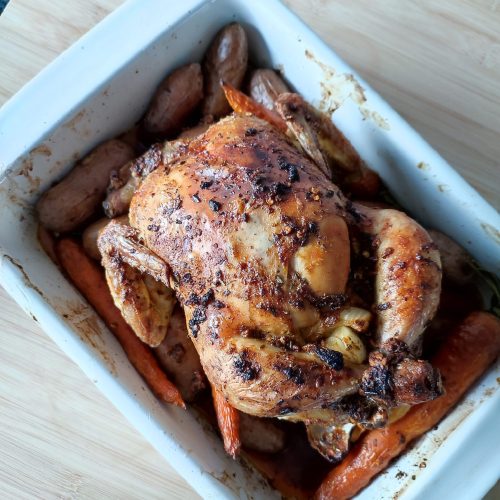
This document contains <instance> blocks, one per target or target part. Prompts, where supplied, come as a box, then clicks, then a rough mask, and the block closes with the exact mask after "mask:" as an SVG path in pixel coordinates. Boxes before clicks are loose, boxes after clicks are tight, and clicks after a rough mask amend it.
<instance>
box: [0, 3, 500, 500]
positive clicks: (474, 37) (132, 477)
mask: <svg viewBox="0 0 500 500" xmlns="http://www.w3.org/2000/svg"><path fill="white" fill-rule="evenodd" d="M121 3H122V0H87V1H85V2H82V1H78V0H53V1H51V2H43V1H37V0H11V2H10V4H9V5H8V6H7V8H6V10H5V12H4V13H3V15H2V16H1V17H0V68H1V78H0V104H3V102H5V101H6V100H7V99H8V98H9V97H10V96H11V95H12V94H14V93H15V92H16V91H17V90H19V88H20V87H21V86H22V85H23V84H24V83H26V82H27V81H28V80H30V79H31V78H32V77H33V76H35V75H36V73H38V71H40V70H41V69H42V68H43V67H44V66H45V65H46V64H47V63H49V62H50V61H51V60H52V59H53V58H54V57H56V56H57V55H58V54H59V53H60V52H61V51H62V50H64V49H65V48H66V47H68V46H69V45H70V44H71V43H73V42H74V41H75V40H77V39H78V38H79V37H80V36H81V35H83V34H84V33H85V32H86V31H88V30H89V29H90V28H92V26H94V25H95V24H96V23H97V22H98V21H100V20H101V19H102V18H103V17H104V16H105V15H106V14H108V13H109V12H110V11H112V10H113V9H115V8H116V7H118V6H119V5H120V4H121ZM285 3H287V4H288V5H289V6H290V8H292V9H293V10H294V11H296V12H297V14H298V15H299V16H301V17H302V18H303V19H304V20H305V21H306V22H307V23H308V24H309V25H310V26H311V27H312V28H313V29H314V30H315V31H316V32H318V33H319V34H320V36H321V37H322V38H323V39H324V40H325V41H326V42H327V43H329V44H330V45H331V46H332V47H333V48H334V49H335V50H336V51H337V52H338V53H339V54H340V55H341V56H342V57H343V58H344V59H345V60H346V61H347V62H349V63H350V64H351V65H352V66H354V68H355V69H356V70H358V71H359V73H360V74H361V75H362V76H363V77H364V78H365V79H366V80H367V81H368V82H370V83H371V84H372V86H373V87H374V88H375V89H376V90H378V91H379V92H380V94H381V95H382V96H384V97H385V98H386V99H387V100H388V101H389V102H390V103H391V104H392V105H393V106H394V107H395V108H396V109H397V110H398V111H399V112H400V113H401V114H402V115H403V116H404V117H405V118H407V119H408V121H409V122H410V123H411V124H412V125H413V126H414V127H415V128H416V129H417V130H418V131H419V132H421V134H422V135H423V136H424V137H425V138H426V139H427V140H428V141H429V142H430V143H431V144H432V145H433V146H434V147H435V148H436V149H437V150H438V151H439V152H440V153H441V154H442V155H443V156H444V157H445V158H446V159H447V160H448V161H449V162H450V163H451V164H452V165H454V166H455V167H456V168H457V169H458V170H459V171H460V172H461V173H462V174H463V175H464V176H465V177H466V178H467V179H468V180H469V181H470V182H471V184H472V185H474V186H475V187H476V188H477V189H478V190H479V191H480V192H481V193H482V194H483V195H484V196H485V197H486V198H487V199H488V200H489V201H490V202H491V203H493V204H494V205H496V206H497V207H498V206H499V205H500V203H499V185H500V182H499V171H500V168H499V161H500V160H499V159H500V118H499V117H500V2H499V1H498V0H489V1H487V0H482V1H481V0H476V1H475V2H474V1H462V2H456V1H455V0H442V1H440V2H435V1H433V0H420V1H410V0H404V1H402V0H386V1H385V2H372V1H371V0H358V1H356V2H350V1H347V0H343V1H340V0H339V1H326V0H323V1H321V0H287V1H286V2H285ZM375 4H376V5H375ZM0 331H1V335H2V341H1V344H0V443H1V444H0V497H1V498H16V499H17V498H33V497H38V498H183V499H186V498H196V497H197V495H196V494H195V493H194V492H193V491H192V490H191V488H190V487H189V486H188V485H187V484H186V483H185V481H184V480H183V479H182V478H180V477H179V476H178V475H177V474H176V472H174V470H173V469H172V468H171V467H170V466H169V465H168V464H167V463H166V462H165V461H164V460H163V459H162V458H161V457H160V456H159V455H158V454H157V453H156V452H155V451H154V449H153V448H152V447H151V446H150V445H149V444H148V443H147V442H146V441H145V440H144V439H143V438H142V437H141V436H140V435H139V434H138V433H137V431H136V430H135V429H133V428H132V427H131V426H130V425H129V424H128V422H126V420H125V419H124V418H123V417H122V416H121V414H119V413H118V412H117V411H116V410H115V408H114V407H112V406H111V404H110V403H109V402H108V401H107V400H106V399H105V398H104V397H103V396H102V395H101V393H100V392H99V391H98V390H97V389H96V388H95V387H94V385H93V384H92V383H91V382H90V381H89V380H88V379H87V378H86V377H85V376H84V375H83V373H81V372H80V370H79V369H78V367H77V366H76V365H74V364H73V363H72V362H71V361H70V360H69V359H68V358H66V357H65V356H64V354H63V353H62V352H60V351H59V349H58V348H57V347H56V346H55V345H54V344H53V343H52V341H51V340H50V339H49V338H48V337H47V336H46V335H45V334H44V333H43V332H42V331H41V329H40V328H39V327H38V325H37V324H36V323H34V322H33V320H31V319H30V318H28V317H27V316H25V315H24V314H23V312H22V311H21V309H20V308H19V307H18V306H17V305H16V304H14V303H13V302H12V300H11V299H10V298H9V297H8V296H7V295H6V294H5V292H4V291H3V290H0ZM488 497H489V498H500V489H498V488H497V489H496V493H495V492H493V491H492V492H490V494H489V495H488Z"/></svg>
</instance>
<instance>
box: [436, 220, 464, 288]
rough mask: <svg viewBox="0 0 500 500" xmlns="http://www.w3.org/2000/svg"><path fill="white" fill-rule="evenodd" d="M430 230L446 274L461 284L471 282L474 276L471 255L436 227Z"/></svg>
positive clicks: (451, 279)
mask: <svg viewBox="0 0 500 500" xmlns="http://www.w3.org/2000/svg"><path fill="white" fill-rule="evenodd" d="M428 232H429V234H430V235H431V238H432V241H433V242H434V243H435V244H436V246H437V247H438V250H439V253H440V254H441V266H442V268H443V274H444V276H446V278H448V279H449V280H450V281H453V282H455V283H458V284H460V285H464V284H466V283H468V282H470V281H471V279H472V278H473V277H474V268H473V267H472V259H471V257H470V255H469V254H468V253H467V252H466V251H465V250H464V249H463V248H462V247H461V246H460V245H459V244H458V243H456V242H455V241H454V240H452V239H451V238H450V237H449V236H446V234H444V233H441V232H439V231H436V230H435V229H429V230H428Z"/></svg>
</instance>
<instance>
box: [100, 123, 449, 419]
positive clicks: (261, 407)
mask: <svg viewBox="0 0 500 500" xmlns="http://www.w3.org/2000/svg"><path fill="white" fill-rule="evenodd" d="M372 210H373V211H374V212H377V211H376V210H375V209H370V208H367V207H364V206H362V205H356V204H354V205H353V204H352V203H351V202H350V201H349V200H348V199H347V198H345V197H344V195H343V194H342V192H341V191H340V190H339V188H338V187H337V186H335V185H334V184H333V183H332V181H331V180H330V178H329V177H328V176H327V175H325V172H324V170H322V169H320V167H318V166H317V164H316V163H314V162H313V161H312V160H311V159H308V158H307V157H306V156H303V155H302V154H301V153H300V152H299V150H298V149H297V148H296V146H295V145H294V144H293V143H292V142H291V141H290V140H289V139H288V138H287V137H286V136H285V135H284V134H283V133H282V132H280V131H278V130H277V129H276V128H274V127H273V126H271V125H270V124H268V123H267V122H265V121H262V120H260V119H258V118H256V117H254V116H250V115H248V114H240V115H231V116H229V117H227V118H225V119H222V120H221V121H219V122H218V123H216V124H215V125H212V126H211V127H210V128H209V129H208V130H207V132H206V133H205V134H203V135H202V136H200V137H198V138H195V139H193V140H191V141H190V142H187V143H183V144H182V151H181V152H180V153H179V154H177V155H169V156H168V161H162V160H161V158H160V159H159V160H158V161H157V165H156V169H155V170H153V171H151V173H149V175H148V176H147V177H146V178H145V179H144V180H142V183H141V184H140V186H139V187H138V189H137V191H136V192H135V194H134V196H133V198H132V202H131V205H130V213H129V218H130V227H128V226H123V225H120V224H118V223H114V222H112V223H110V224H108V226H107V227H106V228H105V230H104V231H103V232H102V233H101V236H100V238H99V249H100V251H101V254H102V255H103V264H104V266H105V268H106V274H107V278H108V284H109V285H110V288H111V290H112V292H113V288H114V287H115V288H117V287H120V286H122V281H123V280H122V279H121V278H120V276H121V273H123V264H124V263H125V264H127V265H130V266H133V267H135V268H137V269H138V270H139V271H140V272H142V273H144V272H147V273H149V274H151V275H152V276H153V277H154V278H155V279H157V280H159V281H162V282H163V283H164V284H165V285H167V286H169V287H170V288H172V289H173V290H174V292H175V295H176V297H177V299H178V300H179V301H180V303H181V305H182V307H183V308H184V312H185V314H186V320H187V324H188V330H189V332H190V336H191V338H192V340H193V342H194V344H195V347H196V349H197V351H198V353H199V355H200V359H201V363H202V365H203V369H204V371H205V373H206V375H207V377H208V379H209V381H210V383H211V384H212V385H213V386H215V387H217V389H218V390H219V391H220V392H221V393H222V394H223V395H224V396H225V397H226V399H227V400H228V401H229V403H230V404H231V405H232V406H234V407H236V408H237V409H239V410H241V411H243V412H246V413H250V414H253V415H257V416H265V417H273V416H281V417H286V418H291V419H294V420H302V421H305V422H306V423H308V424H311V423H313V422H323V423H329V424H331V423H332V422H335V421H345V420H346V419H347V420H350V421H359V418H361V417H359V418H358V417H356V415H357V414H358V413H359V408H360V407H361V406H363V404H364V403H359V399H356V398H363V397H367V398H369V399H370V404H369V405H368V406H370V405H373V402H374V401H375V402H376V404H382V405H389V406H390V405H397V404H400V403H401V402H405V398H406V397H407V396H408V394H409V395H410V396H411V398H413V399H411V398H410V399H411V402H415V391H412V383H413V380H412V378H411V377H412V376H413V375H415V376H416V377H417V378H418V380H417V381H416V382H415V383H416V384H418V391H417V392H418V397H419V400H426V399H430V398H433V397H436V396H437V395H438V394H439V393H440V381H439V376H438V375H437V374H436V373H434V372H433V369H432V367H431V366H430V365H429V364H428V363H426V362H421V361H419V360H415V359H414V354H417V352H412V351H411V349H412V348H413V347H414V346H418V340H419V337H420V335H421V333H422V331H423V328H424V326H425V322H426V321H427V320H428V319H430V317H431V316H432V314H433V312H434V311H435V307H436V305H437V300H438V295H439V286H440V270H439V257H438V256H436V254H434V253H432V252H434V250H433V249H431V248H430V247H429V248H427V253H422V252H423V250H422V249H421V248H420V247H421V245H422V244H424V243H425V242H429V241H430V238H429V237H428V235H426V233H425V231H424V230H423V229H421V228H420V226H418V224H417V223H416V222H414V221H412V219H410V218H408V217H407V216H404V217H406V218H401V215H404V214H401V213H400V212H396V211H389V210H387V211H383V210H382V211H380V213H378V212H377V213H373V212H372ZM391 212H395V213H391ZM399 214H401V215H399ZM392 217H394V219H393V220H394V221H395V223H394V225H393V227H395V228H399V229H400V230H401V231H400V232H401V234H400V236H401V235H402V236H401V237H403V236H405V235H406V236H408V237H411V236H412V234H413V232H415V231H417V229H416V228H419V229H418V231H423V234H421V235H420V239H419V240H418V245H420V246H419V247H418V248H419V250H418V251H419V252H420V254H422V255H423V256H424V257H425V258H427V259H430V260H432V272H431V271H428V272H429V273H430V274H426V273H425V272H423V273H420V272H419V271H418V270H419V269H420V268H419V267H418V266H419V265H420V264H422V265H423V263H422V262H417V261H418V256H417V254H416V253H415V252H416V250H415V248H413V246H411V245H409V246H407V247H398V246H397V245H396V246H395V248H394V252H393V253H394V255H393V256H392V257H391V259H398V258H399V257H401V259H404V260H405V261H406V262H408V263H410V264H411V266H413V268H415V269H416V270H417V271H418V272H416V273H408V275H407V277H405V276H404V275H403V274H397V273H396V274H394V273H393V271H392V267H393V266H392V267H390V266H389V267H390V268H388V267H387V266H385V267H384V265H383V264H380V265H379V267H378V268H377V271H378V272H379V273H380V275H379V276H377V282H376V288H377V293H376V295H377V297H381V298H383V300H385V297H386V295H387V296H389V297H390V299H388V300H390V301H393V302H394V304H393V305H394V311H393V312H398V314H401V315H402V317H401V318H400V320H401V324H399V323H398V319H397V318H395V319H394V318H392V317H391V316H390V315H388V314H387V315H385V316H381V317H380V318H378V323H379V330H378V334H377V337H376V339H375V344H376V346H377V348H378V349H379V350H377V351H376V352H375V353H372V354H373V356H372V355H371V357H370V367H368V366H367V365H361V364H353V363H349V362H348V361H347V360H345V359H343V357H342V355H341V354H340V353H338V352H336V351H333V350H330V349H327V348H326V347H324V345H323V344H322V343H321V338H318V335H317V332H318V328H317V325H318V324H321V323H322V322H324V321H325V318H326V319H328V318H330V320H333V321H335V317H336V316H337V315H338V314H339V311H340V310H341V309H342V308H343V307H346V306H347V305H349V300H350V298H349V296H348V293H347V292H346V285H347V280H348V276H349V272H350V253H351V248H350V240H349V227H350V226H352V227H354V226H355V227H357V229H358V230H360V231H364V232H366V233H367V234H369V235H373V234H375V233H377V232H378V231H379V230H380V234H379V235H377V237H379V238H380V240H381V243H380V248H382V249H385V248H387V247H389V246H390V243H391V241H390V239H391V238H393V237H394V234H393V233H391V232H390V230H387V227H388V226H386V225H384V220H385V221H386V222H387V220H389V219H391V218H392ZM384 218H385V219H384ZM384 228H385V229H384ZM384 231H385V232H384ZM418 231H417V233H418ZM419 234H420V233H419ZM424 240H425V241H424ZM429 252H431V253H429ZM420 254H418V255H420ZM391 262H392V260H391ZM422 269H423V268H422ZM426 269H431V265H430V264H429V266H428V268H426ZM429 276H430V277H431V278H432V279H430V278H429ZM422 281H425V282H426V283H427V284H428V285H429V287H430V289H428V290H427V292H428V293H429V297H428V300H427V301H426V300H423V301H422V300H421V297H420V296H419V298H415V299H414V301H415V307H416V306H417V305H418V308H415V307H413V306H412V307H406V308H405V307H404V306H401V307H399V308H398V306H397V304H396V302H397V301H398V300H399V293H400V291H401V290H406V292H405V293H407V294H408V293H409V290H410V288H411V287H413V288H414V289H415V290H417V289H418V290H420V291H422V290H423V289H424V288H425V287H423V285H422ZM114 296H115V297H117V296H118V295H117V293H114ZM120 297H122V299H121V300H122V302H123V294H122V295H121V296H120ZM377 300H379V299H377ZM117 305H118V307H120V308H122V309H124V308H125V309H126V307H127V306H126V305H125V306H124V304H123V303H120V300H117ZM382 310H383V308H382V309H381V308H379V312H381V311H382ZM393 337H394V338H395V339H396V340H397V342H400V344H401V345H402V346H403V347H401V346H400V347H398V349H397V354H395V353H394V352H393V351H394V349H392V350H391V349H389V348H387V349H386V348H385V346H386V345H387V341H390V340H391V339H392V338H393ZM160 340H161V339H159V338H158V339H155V341H156V342H159V341H160ZM406 341H408V342H409V346H406V344H405V342H406ZM398 345H399V344H398ZM416 351H418V349H417V350H416ZM398 377H399V378H398ZM395 383H397V384H398V386H399V385H401V387H402V390H399V391H398V390H396V389H395V388H394V384H395ZM410 396H408V397H410ZM346 397H350V398H354V399H353V400H352V401H354V403H353V405H351V407H350V408H349V409H345V410H342V411H341V410H339V408H341V406H342V405H340V406H339V404H338V403H339V401H342V400H344V399H345V398H346ZM360 405H361V406H360ZM379 410H380V408H379V407H377V406H376V405H375V409H374V411H373V412H372V413H373V414H376V415H378V416H380V411H379ZM348 414H349V415H355V416H354V417H350V418H347V417H346V415H348ZM372 417H373V415H372V416H370V415H365V416H364V417H363V418H364V419H365V420H370V418H372ZM377 418H378V417H377ZM377 421H379V422H381V423H383V421H384V418H380V419H378V420H377Z"/></svg>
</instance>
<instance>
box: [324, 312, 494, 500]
mask: <svg viewBox="0 0 500 500" xmlns="http://www.w3.org/2000/svg"><path fill="white" fill-rule="evenodd" d="M499 353H500V320H499V319H498V318H496V317H495V316H493V315H491V314H489V313H486V312H474V313H471V314H470V315H469V316H467V318H466V319H465V320H464V321H463V322H462V323H461V324H460V325H459V326H458V328H457V329H456V330H455V332H454V333H453V334H452V335H451V336H450V337H448V338H447V340H446V341H445V342H444V344H443V345H442V347H441V348H440V349H439V350H438V352H437V354H436V355H435V356H434V358H433V361H432V364H433V365H434V366H435V367H436V368H438V369H439V370H440V371H441V375H442V377H443V382H444V387H445V390H446V393H445V395H444V396H441V397H440V398H438V399H435V400H434V401H430V402H427V403H422V404H420V405H417V406H414V407H413V408H412V409H411V410H410V411H409V412H408V413H407V414H406V415H405V416H404V417H403V418H401V419H400V420H397V421H396V422H394V423H393V424H391V425H389V426H388V427H386V428H384V429H377V430H374V431H371V432H369V433H367V434H366V435H365V436H364V437H362V438H361V439H360V441H358V442H357V443H356V444H355V445H354V447H353V449H352V450H351V451H350V452H349V453H348V455H347V456H346V457H345V458H344V460H343V461H342V462H341V463H340V464H339V465H338V466H336V467H334V468H333V469H332V470H331V471H330V473H329V474H328V475H327V477H326V479H325V480H324V481H323V483H322V484H321V486H320V487H319V489H318V491H317V492H316V495H315V498H317V499H329V500H341V499H345V498H350V497H352V496H354V495H355V494H356V493H358V492H359V491H360V490H361V489H362V488H364V487H365V486H366V485H367V484H368V483H369V482H370V480H371V479H372V478H373V477H374V476H375V475H376V474H378V473H379V472H380V471H382V470H383V469H385V468H386V467H387V465H388V464H389V462H390V461H391V460H392V459H393V458H395V457H397V456H398V455H399V454H400V453H401V452H402V451H403V450H404V449H405V448H406V447H407V446H408V444H409V443H410V442H411V441H413V440H414V439H416V438H418V437H419V436H421V435H422V434H424V433H425V432H427V431H428V430H429V429H431V428H432V427H434V426H435V425H436V424H437V423H438V422H439V421H440V420H441V419H442V418H443V417H444V416H445V415H446V414H447V413H448V412H449V411H450V409H451V408H452V407H453V406H454V405H455V404H456V403H457V401H458V400H459V399H460V398H461V397H462V395H463V394H464V393H465V391H466V390H467V389H468V388H469V387H470V386H471V385H472V383H473V382H474V381H475V380H476V379H477V378H478V377H479V376H480V375H481V374H482V373H483V372H484V371H485V370H486V368H487V367H488V366H489V365H490V364H491V363H492V362H493V360H494V359H495V358H496V357H497V356H498V354H499Z"/></svg>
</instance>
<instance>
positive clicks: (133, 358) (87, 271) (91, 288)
mask: <svg viewBox="0 0 500 500" xmlns="http://www.w3.org/2000/svg"><path fill="white" fill-rule="evenodd" d="M56 248H57V254H58V257H59V261H60V262H61V265H62V267H63V269H64V270H65V271H66V273H67V274H68V276H69V278H70V279H71V281H72V282H73V284H74V285H75V286H76V288H77V289H78V290H79V291H80V293H81V294H82V295H83V296H84V297H85V298H86V299H87V300H88V302H89V303H90V305H91V306H92V307H93V308H94V309H95V310H96V311H97V314H99V316H100V317H101V318H102V319H103V321H104V323H106V325H107V327H108V328H109V329H110V330H111V332H113V334H114V335H115V337H116V338H117V339H118V342H120V344H121V346H122V348H123V350H124V351H125V353H126V355H127V357H128V359H129V360H130V362H131V363H132V365H133V366H134V368H135V369H136V370H137V371H138V373H139V374H140V375H141V376H142V378H143V379H144V380H145V381H146V383H147V384H148V386H149V387H150V388H151V390H152V391H153V392H154V393H155V394H156V396H157V397H158V398H159V399H161V400H162V401H165V402H166V403H173V404H175V405H177V406H180V407H182V408H185V404H184V401H183V400H182V397H181V395H180V393H179V391H178V390H177V388H176V387H175V386H174V385H173V384H172V382H170V380H169V379H168V378H167V376H166V375H165V373H164V372H163V370H162V369H161V368H160V365H159V364H158V362H157V361H156V358H155V357H154V356H153V353H152V352H151V350H150V348H149V347H148V346H147V345H145V344H144V343H143V342H141V340H139V338H138V337H137V336H136V334H135V333H134V332H133V330H132V329H131V328H130V326H129V325H128V324H127V323H126V322H125V320H124V319H123V317H122V315H121V313H120V311H119V310H118V309H117V307H116V306H115V305H114V303H113V299H112V297H111V294H110V292H109V289H108V285H107V283H106V279H105V278H104V273H103V271H102V270H101V269H100V267H99V266H98V265H97V264H96V263H95V262H94V261H92V259H91V258H90V257H88V256H87V254H86V253H85V251H84V249H83V247H82V246H81V245H80V244H79V243H77V242H76V241H74V240H72V239H69V238H65V239H62V240H60V241H59V242H58V243H57V247H56Z"/></svg>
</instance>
